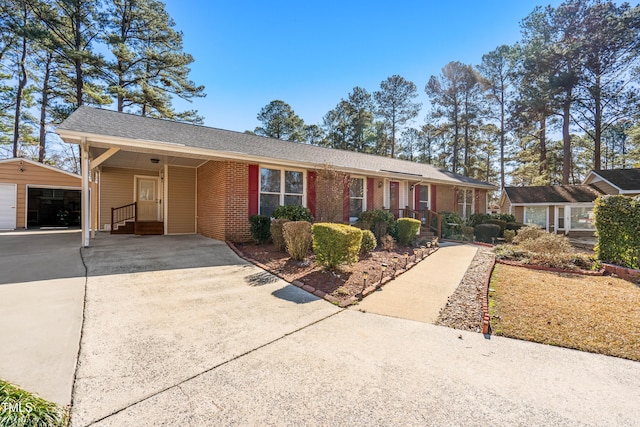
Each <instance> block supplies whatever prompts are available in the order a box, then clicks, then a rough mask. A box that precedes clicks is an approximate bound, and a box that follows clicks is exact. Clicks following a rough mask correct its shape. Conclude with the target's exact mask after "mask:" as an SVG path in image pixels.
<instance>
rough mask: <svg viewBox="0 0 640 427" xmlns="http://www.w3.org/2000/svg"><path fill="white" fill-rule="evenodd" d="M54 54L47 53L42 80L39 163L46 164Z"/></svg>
mask: <svg viewBox="0 0 640 427" xmlns="http://www.w3.org/2000/svg"><path fill="white" fill-rule="evenodd" d="M52 60H53V54H52V53H51V52H48V53H47V62H46V64H45V68H44V77H43V79H42V102H41V103H40V138H39V142H40V146H39V147H38V161H39V162H40V163H44V158H45V155H46V142H47V140H46V138H47V108H48V107H49V78H50V76H51V61H52Z"/></svg>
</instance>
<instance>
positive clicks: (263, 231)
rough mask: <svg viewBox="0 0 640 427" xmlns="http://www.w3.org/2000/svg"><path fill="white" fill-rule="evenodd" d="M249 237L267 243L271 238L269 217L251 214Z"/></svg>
mask: <svg viewBox="0 0 640 427" xmlns="http://www.w3.org/2000/svg"><path fill="white" fill-rule="evenodd" d="M249 222H250V223H251V237H252V238H253V240H254V241H255V242H256V243H260V244H263V243H267V242H268V241H269V239H270V238H271V230H270V228H271V218H269V217H268V216H264V215H251V216H250V217H249Z"/></svg>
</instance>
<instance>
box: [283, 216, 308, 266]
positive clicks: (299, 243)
mask: <svg viewBox="0 0 640 427" xmlns="http://www.w3.org/2000/svg"><path fill="white" fill-rule="evenodd" d="M276 221H277V220H276ZM282 234H283V237H284V241H285V243H286V246H287V252H288V253H289V255H290V256H291V258H293V259H295V260H298V261H301V260H303V259H304V257H306V256H307V254H308V253H309V250H310V249H311V244H312V239H311V223H310V222H309V221H288V222H286V223H285V224H283V225H282Z"/></svg>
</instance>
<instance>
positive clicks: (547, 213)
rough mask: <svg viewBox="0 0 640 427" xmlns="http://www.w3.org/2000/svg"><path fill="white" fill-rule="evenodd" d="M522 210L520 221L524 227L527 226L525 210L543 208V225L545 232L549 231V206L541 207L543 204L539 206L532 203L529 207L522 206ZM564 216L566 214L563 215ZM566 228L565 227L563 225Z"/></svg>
mask: <svg viewBox="0 0 640 427" xmlns="http://www.w3.org/2000/svg"><path fill="white" fill-rule="evenodd" d="M523 207H524V209H522V221H523V222H524V225H527V208H539V207H545V218H544V223H545V228H544V229H545V230H546V231H549V205H546V204H545V205H543V204H539V203H537V204H536V203H532V204H530V205H523ZM565 215H566V213H565ZM565 226H566V225H565Z"/></svg>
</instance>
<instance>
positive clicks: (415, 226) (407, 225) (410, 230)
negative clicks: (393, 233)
mask: <svg viewBox="0 0 640 427" xmlns="http://www.w3.org/2000/svg"><path fill="white" fill-rule="evenodd" d="M396 224H397V226H398V242H400V243H401V244H403V245H408V244H410V243H413V241H414V240H415V239H416V235H417V234H418V233H419V232H420V224H421V222H420V221H419V220H417V219H413V218H399V219H398V221H397V222H396Z"/></svg>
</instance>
